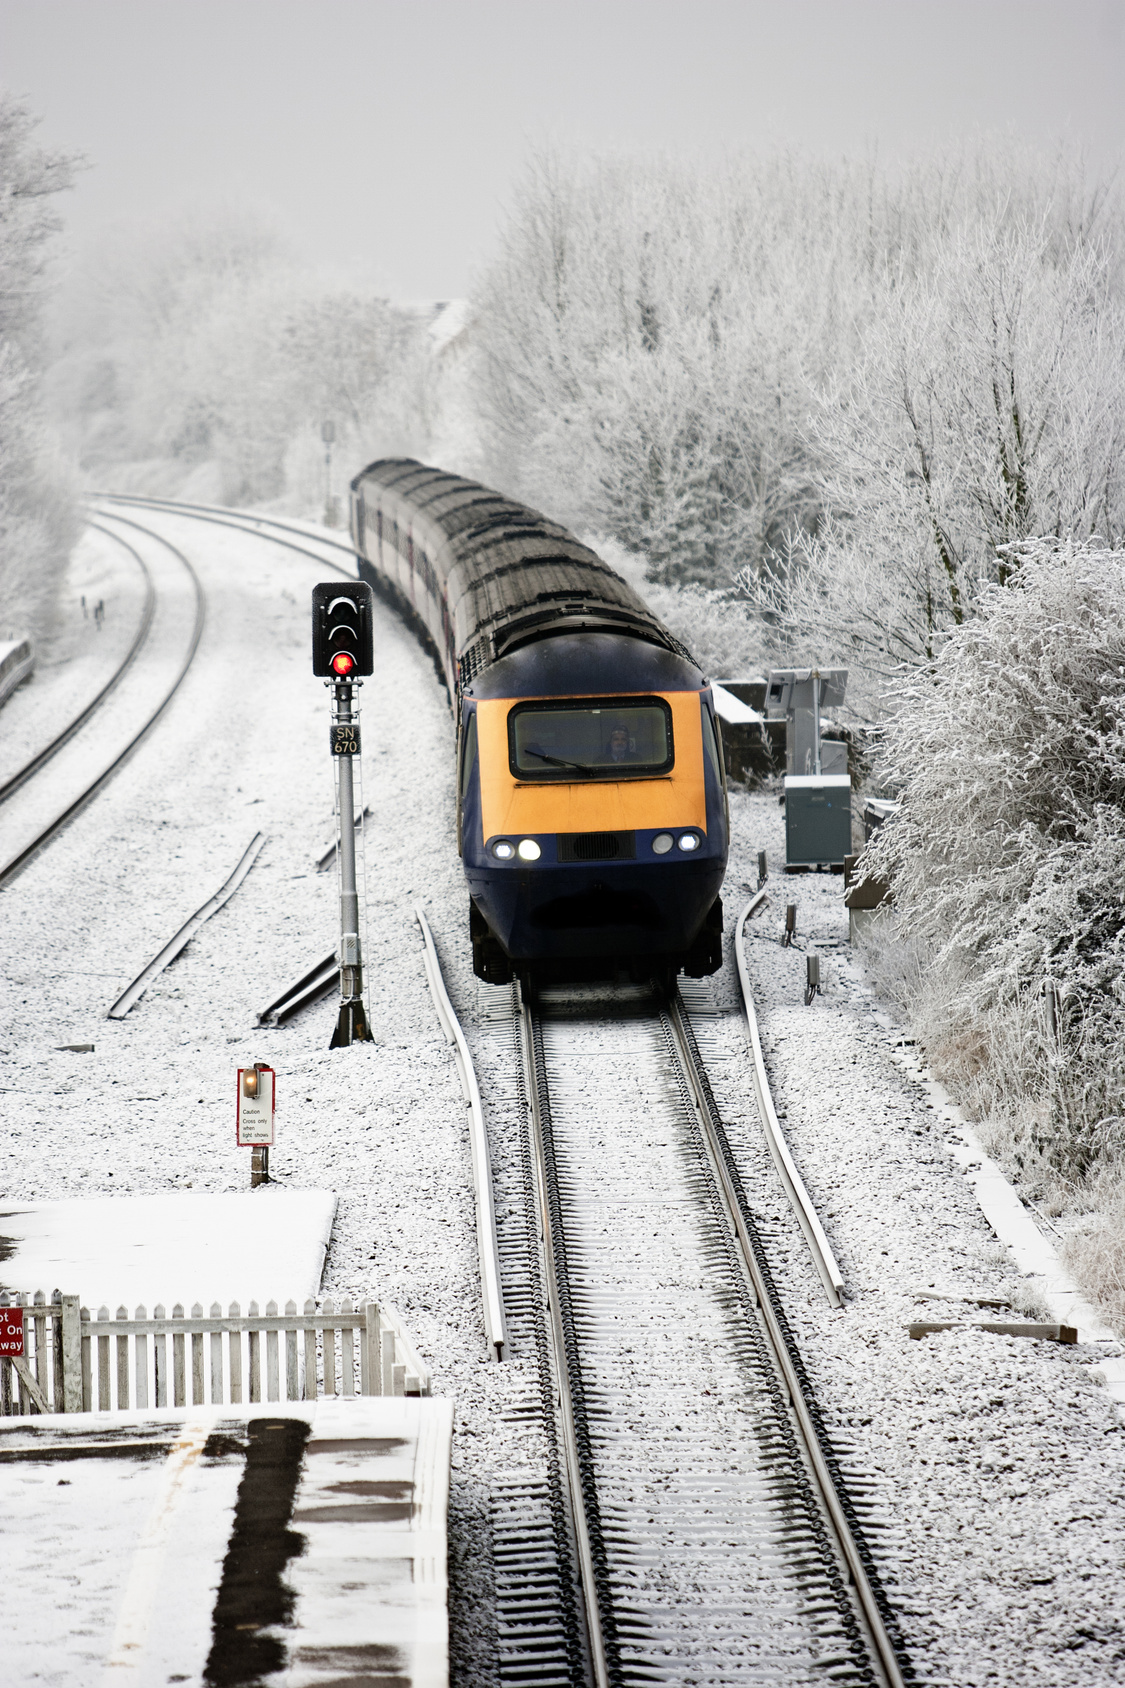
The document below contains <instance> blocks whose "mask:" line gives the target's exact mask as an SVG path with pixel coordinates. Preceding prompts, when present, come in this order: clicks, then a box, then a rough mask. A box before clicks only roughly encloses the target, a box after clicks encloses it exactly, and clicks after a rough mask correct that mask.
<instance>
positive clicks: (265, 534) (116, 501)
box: [0, 493, 355, 889]
mask: <svg viewBox="0 0 1125 1688" xmlns="http://www.w3.org/2000/svg"><path fill="white" fill-rule="evenodd" d="M93 496H94V498H95V500H96V503H95V508H94V513H95V516H96V517H99V518H100V520H98V519H93V518H91V520H90V524H89V525H90V526H91V527H93V528H96V529H97V530H98V532H100V533H103V534H105V535H106V536H107V537H108V538H111V539H113V540H115V541H116V543H117V544H119V545H121V546H123V547H124V549H125V550H127V551H128V552H129V554H130V555H131V556H132V557H133V558H134V560H135V561H136V562H137V564H138V566H139V567H140V569H141V570H142V572H143V574H144V576H145V601H144V605H143V607H142V612H141V619H140V623H139V625H138V628H137V632H136V634H135V636H134V638H133V641H132V643H131V645H130V647H129V650H128V651H127V652H126V654H125V657H124V658H123V660H122V661H121V663H120V664H119V665H118V667H117V669H116V670H115V672H114V673H113V674H112V675H111V676H110V678H109V680H108V681H107V682H106V684H105V685H104V686H103V687H102V688H101V690H100V691H99V692H98V693H97V695H96V696H95V697H93V698H92V699H91V700H90V702H89V703H88V704H86V705H85V707H84V708H83V709H82V710H81V711H80V712H79V713H78V714H77V715H76V716H75V717H74V719H73V720H71V721H69V722H68V723H67V725H66V727H65V728H64V729H63V730H62V731H61V732H60V733H58V734H56V735H55V736H54V738H52V739H51V741H50V742H49V743H48V744H46V745H44V746H43V747H42V749H40V750H39V751H37V752H36V754H35V755H34V756H33V757H31V758H30V759H29V760H28V761H27V762H26V763H24V765H23V766H22V767H21V768H19V769H18V770H17V771H16V773H15V774H13V775H12V776H11V777H10V778H9V779H8V780H6V781H5V783H4V784H3V785H2V786H0V804H2V803H4V802H5V801H6V800H7V799H8V798H9V797H12V796H14V795H15V794H16V792H17V791H19V790H20V788H21V787H23V786H25V785H26V784H27V783H28V782H29V781H30V780H32V779H34V778H35V776H36V775H37V774H39V773H40V772H41V771H42V770H43V769H44V768H46V767H47V765H48V764H49V763H50V762H51V761H52V760H53V758H54V757H55V756H56V755H57V754H58V752H59V751H61V750H62V749H63V748H64V747H65V746H66V745H67V744H68V743H69V742H70V741H71V739H72V738H73V736H74V734H75V733H76V732H78V731H79V730H80V729H81V728H83V727H84V726H86V724H87V723H88V722H89V721H90V720H92V719H93V717H94V716H95V715H96V714H97V712H98V710H99V709H100V708H102V706H103V705H104V704H105V703H106V702H107V701H108V699H109V698H110V696H111V695H112V694H113V692H114V691H115V690H116V689H117V687H118V685H119V684H120V682H121V681H122V680H123V679H124V677H125V675H126V674H127V673H128V671H129V669H130V668H131V667H132V666H133V665H134V663H135V662H136V659H137V658H138V656H139V655H140V654H141V653H142V651H143V649H144V646H145V644H146V642H147V640H148V637H149V635H150V632H151V630H152V623H153V618H154V615H155V613H156V608H157V593H156V589H155V586H154V584H153V581H152V577H151V574H150V571H149V569H148V567H147V565H146V564H145V562H144V560H143V559H142V557H141V556H140V553H139V552H138V551H137V549H136V547H135V546H134V545H131V544H130V543H129V541H128V540H127V539H125V538H124V537H123V536H122V535H121V534H120V533H118V532H116V531H115V530H114V528H113V527H112V526H106V523H107V522H110V523H117V524H119V525H121V526H124V527H129V528H132V529H134V530H135V531H136V532H138V533H141V534H144V535H145V537H146V538H148V539H151V540H154V541H155V542H156V543H157V544H160V545H162V546H164V547H165V548H166V549H167V550H168V551H170V552H171V553H172V554H173V556H175V557H176V559H177V561H178V562H179V563H180V564H181V565H182V567H183V568H184V569H186V571H187V573H188V575H189V576H190V578H191V581H192V585H193V589H194V593H195V617H194V624H193V627H192V633H191V638H190V642H189V646H188V650H187V654H186V656H185V658H184V660H183V662H182V664H181V666H180V668H179V670H178V672H177V674H176V676H175V678H174V680H173V682H172V684H171V685H170V686H169V687H168V689H167V691H166V692H165V693H164V695H163V697H162V698H161V700H160V702H159V703H158V704H157V706H156V708H155V709H153V710H152V711H150V713H149V714H148V716H147V717H146V719H145V721H144V722H143V724H142V725H141V726H140V728H139V729H138V730H137V731H136V732H135V733H134V734H133V735H132V736H131V737H130V739H129V741H128V743H127V744H126V745H125V746H124V748H123V749H122V750H120V751H119V752H118V754H117V755H116V756H114V758H113V759H112V761H111V762H110V763H108V764H107V766H105V767H104V768H103V769H102V770H101V772H100V773H99V774H98V776H97V778H96V779H94V780H92V781H90V783H89V784H87V785H85V786H84V787H83V789H82V790H81V791H80V792H79V793H78V795H77V796H76V797H75V798H74V799H73V800H72V801H71V802H69V803H68V804H66V806H65V807H64V808H63V809H62V810H61V811H60V812H59V813H58V814H56V815H55V816H53V817H52V819H51V820H50V821H49V822H48V823H47V825H46V826H44V827H42V828H40V829H39V830H38V831H37V832H36V834H35V836H34V837H33V838H32V839H31V840H30V842H29V843H27V844H26V845H24V846H23V847H22V848H21V849H19V850H18V851H17V852H16V853H15V854H14V855H13V856H11V857H10V858H9V859H8V860H7V861H6V862H4V863H3V864H2V865H0V889H3V888H4V887H5V886H6V885H9V884H10V883H11V882H12V880H14V879H15V878H17V876H18V875H19V874H20V873H21V872H22V871H23V869H24V868H25V867H27V865H28V864H29V862H31V861H32V860H34V858H35V857H36V856H37V855H39V854H40V853H41V851H42V850H44V849H45V848H46V847H47V845H48V844H49V843H50V842H51V840H52V839H53V838H55V837H57V836H58V834H59V833H60V832H62V831H63V829H64V828H65V827H66V826H67V825H68V824H69V823H70V822H71V821H72V820H73V819H74V818H75V816H76V815H78V814H79V813H80V812H81V811H82V810H83V809H84V808H85V807H86V805H87V804H88V803H90V802H91V801H92V800H93V798H94V797H96V796H97V794H98V792H99V791H101V790H102V788H103V787H104V786H105V785H107V784H108V783H109V781H110V780H111V779H112V778H113V777H114V775H115V774H116V773H117V772H118V771H119V770H120V769H121V768H122V767H123V766H124V765H125V763H126V762H127V761H128V760H129V758H130V756H131V755H132V754H133V752H134V751H135V750H136V749H137V748H138V746H139V745H140V744H141V743H142V741H143V740H144V739H145V737H146V736H147V735H148V733H149V732H151V730H152V728H153V727H154V726H155V725H156V723H157V721H158V720H159V719H160V717H161V715H162V714H163V713H164V711H165V709H166V708H167V707H168V705H169V704H170V703H171V701H172V698H173V697H174V696H175V694H176V692H177V691H178V690H179V687H180V685H181V684H182V682H183V680H184V678H185V676H186V674H187V672H188V669H189V668H190V667H191V664H192V661H193V659H194V657H195V653H196V651H197V649H198V647H199V641H200V639H201V638H202V635H203V626H204V622H205V619H206V594H205V592H204V590H203V586H202V584H201V582H200V580H199V577H198V575H197V574H196V572H195V570H194V568H193V567H192V565H191V563H190V562H189V560H188V558H187V557H186V556H185V555H184V553H183V552H182V551H181V550H180V549H179V547H178V546H177V545H175V544H173V542H172V541H171V540H170V539H167V538H166V537H165V536H164V535H163V534H162V533H161V532H160V531H159V530H158V529H157V528H155V527H148V526H146V525H145V524H144V523H143V522H141V521H137V520H136V519H135V516H134V517H130V516H126V515H123V514H122V513H121V511H120V510H119V509H117V508H114V506H118V505H123V506H126V507H128V508H132V509H134V510H135V511H140V512H143V511H145V510H151V511H153V512H154V513H166V514H168V515H175V516H183V517H188V518H193V519H195V520H197V521H205V522H211V523H214V524H216V525H217V526H220V527H227V528H232V529H234V530H235V531H236V532H241V533H252V534H256V535H257V536H258V537H259V538H262V539H266V540H268V541H269V542H270V543H272V544H275V545H281V546H284V547H285V548H286V549H287V550H290V551H296V552H298V553H299V554H301V555H302V556H306V557H311V558H312V559H313V560H314V561H315V562H318V563H320V564H321V565H322V566H323V567H324V568H327V569H331V570H332V571H333V572H335V573H339V574H344V575H351V574H353V573H354V572H355V571H354V567H352V568H348V567H346V566H345V565H344V564H343V563H340V562H336V561H335V560H334V559H333V558H331V557H329V556H326V555H325V554H324V552H325V550H326V549H327V550H332V551H339V552H342V553H344V554H345V555H346V556H348V557H349V558H353V559H354V552H353V550H352V548H351V546H350V545H348V544H345V543H344V542H343V541H342V540H336V539H331V538H327V537H326V538H323V539H322V538H321V537H320V536H319V535H313V534H308V533H306V532H305V530H304V529H302V528H300V527H298V526H296V525H295V524H293V523H289V522H284V521H280V520H277V519H275V518H273V517H263V516H251V515H246V514H244V513H243V512H241V511H237V510H227V509H224V508H223V507H222V506H218V505H193V504H185V503H181V502H177V501H175V500H172V499H156V498H141V497H133V496H131V495H126V494H117V493H105V494H96V495H93ZM288 534H294V535H297V536H299V537H301V538H304V539H306V540H308V544H304V545H302V544H298V543H296V540H295V539H292V538H288V537H284V536H285V535H288ZM315 546H319V547H321V549H319V550H317V549H313V548H312V547H315Z"/></svg>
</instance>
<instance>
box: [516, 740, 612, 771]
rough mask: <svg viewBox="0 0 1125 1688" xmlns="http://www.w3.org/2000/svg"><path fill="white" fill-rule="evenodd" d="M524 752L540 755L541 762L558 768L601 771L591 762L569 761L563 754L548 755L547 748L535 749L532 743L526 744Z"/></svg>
mask: <svg viewBox="0 0 1125 1688" xmlns="http://www.w3.org/2000/svg"><path fill="white" fill-rule="evenodd" d="M523 754H524V755H525V756H538V758H539V760H540V761H541V762H550V763H552V764H553V765H554V766H555V767H556V768H577V769H578V771H579V773H580V774H596V773H598V772H600V770H599V769H598V768H595V767H593V766H591V764H590V763H589V762H567V761H565V760H564V758H563V757H561V756H548V754H547V752H546V751H545V750H535V749H533V748H532V746H531V745H530V744H525V745H524V747H523Z"/></svg>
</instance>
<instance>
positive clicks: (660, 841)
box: [652, 832, 672, 856]
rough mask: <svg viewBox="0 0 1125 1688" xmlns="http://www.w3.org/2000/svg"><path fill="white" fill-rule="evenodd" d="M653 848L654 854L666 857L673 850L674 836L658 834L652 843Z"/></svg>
mask: <svg viewBox="0 0 1125 1688" xmlns="http://www.w3.org/2000/svg"><path fill="white" fill-rule="evenodd" d="M652 848H653V852H654V854H656V855H658V856H666V855H667V854H668V852H669V850H670V849H671V848H672V834H671V833H670V832H658V833H657V835H656V837H655V838H654V839H653V841H652Z"/></svg>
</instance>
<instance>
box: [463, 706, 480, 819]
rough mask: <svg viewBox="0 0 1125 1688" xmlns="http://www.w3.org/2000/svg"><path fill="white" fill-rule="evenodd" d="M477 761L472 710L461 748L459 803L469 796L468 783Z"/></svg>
mask: <svg viewBox="0 0 1125 1688" xmlns="http://www.w3.org/2000/svg"><path fill="white" fill-rule="evenodd" d="M476 760H477V712H476V710H475V709H474V710H473V713H472V714H471V715H470V716H469V725H468V726H467V727H466V728H465V741H464V744H463V745H462V747H461V801H462V803H463V802H464V801H465V798H466V797H467V796H468V794H469V781H470V780H471V779H472V777H473V768H474V767H475V766H476Z"/></svg>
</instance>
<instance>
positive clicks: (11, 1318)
mask: <svg viewBox="0 0 1125 1688" xmlns="http://www.w3.org/2000/svg"><path fill="white" fill-rule="evenodd" d="M0 1354H3V1355H4V1356H5V1357H6V1358H7V1359H9V1360H18V1359H21V1358H22V1356H23V1308H22V1307H0Z"/></svg>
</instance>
